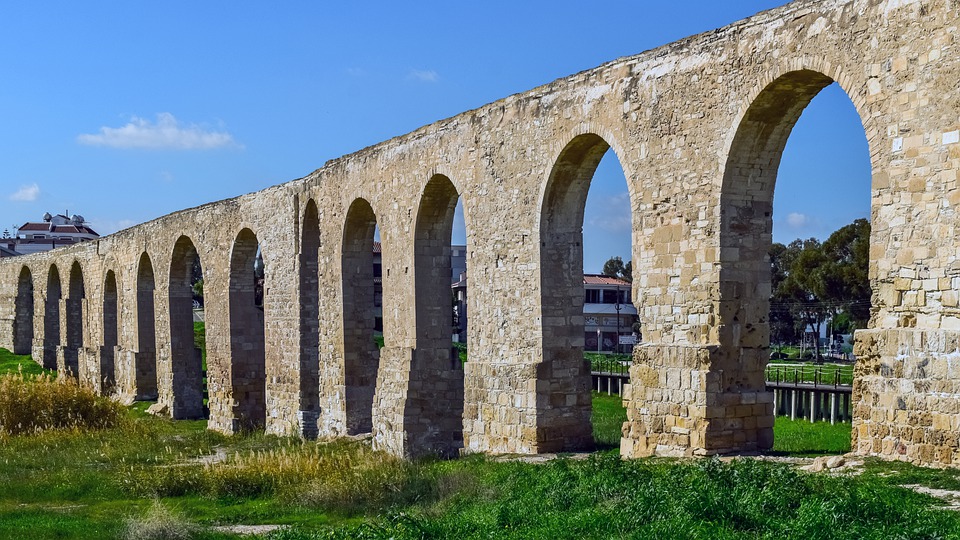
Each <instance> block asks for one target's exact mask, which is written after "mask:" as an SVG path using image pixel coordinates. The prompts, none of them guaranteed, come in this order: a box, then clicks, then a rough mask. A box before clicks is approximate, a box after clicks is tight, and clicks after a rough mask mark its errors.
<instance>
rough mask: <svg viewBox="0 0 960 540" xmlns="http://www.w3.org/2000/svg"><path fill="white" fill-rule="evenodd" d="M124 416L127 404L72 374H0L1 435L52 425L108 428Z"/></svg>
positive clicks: (18, 433) (62, 427) (44, 428)
mask: <svg viewBox="0 0 960 540" xmlns="http://www.w3.org/2000/svg"><path fill="white" fill-rule="evenodd" d="M123 418H124V409H123V407H122V406H121V405H120V404H119V403H116V402H114V401H111V400H109V399H107V398H104V397H100V396H97V395H96V394H95V393H94V392H93V390H91V389H89V388H84V387H82V386H80V384H79V383H78V382H77V381H76V380H75V379H72V378H69V377H60V378H55V377H54V376H52V375H49V374H44V375H39V376H37V377H28V376H26V375H23V374H21V373H10V374H6V375H0V435H22V434H31V433H39V432H42V431H45V430H49V429H104V428H108V427H112V426H115V425H117V424H119V423H120V422H121V420H122V419H123Z"/></svg>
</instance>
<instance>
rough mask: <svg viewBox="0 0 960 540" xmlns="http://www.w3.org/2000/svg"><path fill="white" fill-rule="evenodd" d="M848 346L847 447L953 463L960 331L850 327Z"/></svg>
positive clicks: (959, 432)
mask: <svg viewBox="0 0 960 540" xmlns="http://www.w3.org/2000/svg"><path fill="white" fill-rule="evenodd" d="M854 349H855V350H854V354H856V356H857V363H856V367H855V373H854V382H853V404H854V405H853V409H854V410H853V441H852V447H853V451H854V452H856V453H858V454H860V455H866V456H879V457H883V458H886V459H896V460H901V461H909V462H912V463H915V464H917V465H936V466H944V465H956V464H958V463H960V448H958V441H960V353H958V351H960V332H957V331H952V330H930V329H919V328H895V329H886V330H858V331H857V333H856V342H855V345H854Z"/></svg>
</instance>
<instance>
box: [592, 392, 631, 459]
mask: <svg viewBox="0 0 960 540" xmlns="http://www.w3.org/2000/svg"><path fill="white" fill-rule="evenodd" d="M592 421H593V440H594V441H595V442H596V444H597V449H598V450H606V449H613V448H620V437H621V433H620V429H621V427H622V426H623V423H624V422H626V421H627V410H626V409H625V408H624V407H623V400H622V399H620V396H616V395H614V396H608V395H606V394H602V393H598V392H593V419H592Z"/></svg>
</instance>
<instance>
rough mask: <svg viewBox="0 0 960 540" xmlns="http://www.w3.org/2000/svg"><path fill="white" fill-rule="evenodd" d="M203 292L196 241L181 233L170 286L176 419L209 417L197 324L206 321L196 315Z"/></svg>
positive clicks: (199, 310) (171, 345)
mask: <svg viewBox="0 0 960 540" xmlns="http://www.w3.org/2000/svg"><path fill="white" fill-rule="evenodd" d="M202 291H203V267H202V266H201V264H200V255H199V254H198V253H197V248H196V247H195V246H194V244H193V241H192V240H190V238H189V237H187V236H181V237H179V238H178V239H177V241H176V243H175V244H174V246H173V254H172V256H171V258H170V284H169V287H168V294H169V301H168V307H169V310H170V365H171V370H172V376H173V380H172V388H173V403H172V405H171V416H172V417H173V418H174V419H184V418H191V419H196V418H206V417H207V416H208V415H209V408H208V407H207V403H206V400H207V384H206V380H207V379H206V366H205V362H204V351H203V350H201V349H200V347H198V346H197V343H196V338H195V331H196V330H197V326H198V325H199V326H200V327H202V326H203V324H204V323H203V322H202V321H197V320H196V317H195V309H196V310H197V311H198V312H202V311H201V308H202V305H201V302H200V299H202ZM198 293H199V294H198ZM204 330H205V329H204Z"/></svg>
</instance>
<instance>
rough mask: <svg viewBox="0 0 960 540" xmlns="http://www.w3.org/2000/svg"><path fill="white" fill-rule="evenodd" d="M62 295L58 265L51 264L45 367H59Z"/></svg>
mask: <svg viewBox="0 0 960 540" xmlns="http://www.w3.org/2000/svg"><path fill="white" fill-rule="evenodd" d="M61 296H62V289H61V283H60V272H59V271H58V270H57V266H56V265H51V266H50V270H49V271H48V273H47V296H46V299H45V301H44V306H43V367H44V368H45V369H53V370H55V369H57V349H58V348H59V347H60V299H61Z"/></svg>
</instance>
